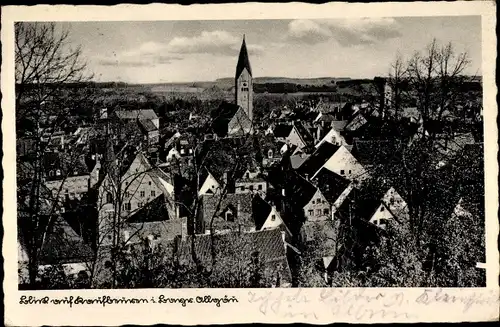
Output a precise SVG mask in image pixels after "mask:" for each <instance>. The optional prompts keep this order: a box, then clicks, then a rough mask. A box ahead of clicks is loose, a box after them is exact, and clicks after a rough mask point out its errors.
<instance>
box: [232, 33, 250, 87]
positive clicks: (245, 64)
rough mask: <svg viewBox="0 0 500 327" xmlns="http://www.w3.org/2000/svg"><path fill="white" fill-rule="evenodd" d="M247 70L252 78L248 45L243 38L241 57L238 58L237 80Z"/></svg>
mask: <svg viewBox="0 0 500 327" xmlns="http://www.w3.org/2000/svg"><path fill="white" fill-rule="evenodd" d="M245 68H246V69H247V70H248V73H250V76H252V68H251V67H250V60H249V59H248V51H247V44H246V43H245V37H244V36H243V43H242V44H241V49H240V56H239V58H238V64H237V65H236V78H238V77H239V76H240V74H241V73H242V72H243V69H245Z"/></svg>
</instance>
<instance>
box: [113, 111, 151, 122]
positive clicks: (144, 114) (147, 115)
mask: <svg viewBox="0 0 500 327" xmlns="http://www.w3.org/2000/svg"><path fill="white" fill-rule="evenodd" d="M115 114H116V116H117V117H118V118H120V119H149V120H156V119H158V116H157V115H156V113H155V112H154V110H153V109H141V110H117V111H115Z"/></svg>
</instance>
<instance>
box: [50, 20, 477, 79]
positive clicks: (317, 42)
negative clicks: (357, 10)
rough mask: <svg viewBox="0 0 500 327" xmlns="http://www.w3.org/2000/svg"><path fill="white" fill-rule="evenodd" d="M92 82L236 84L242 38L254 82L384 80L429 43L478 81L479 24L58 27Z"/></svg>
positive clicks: (325, 22) (234, 22)
mask: <svg viewBox="0 0 500 327" xmlns="http://www.w3.org/2000/svg"><path fill="white" fill-rule="evenodd" d="M58 24H59V25H61V26H62V27H64V28H69V30H70V40H69V41H70V42H71V46H78V45H80V46H81V48H82V51H83V56H84V58H85V60H86V61H87V63H88V68H89V70H91V71H92V72H93V73H94V76H95V79H96V80H97V81H122V82H127V83H170V82H194V81H214V80H216V79H218V78H224V77H232V76H234V73H235V69H236V62H237V59H238V53H239V49H240V46H241V41H242V38H243V35H245V39H246V43H247V47H248V50H249V57H250V62H251V66H252V72H253V76H254V77H268V76H274V77H292V78H297V77H298V78H314V77H351V78H373V77H374V76H379V75H387V74H388V72H389V68H390V64H391V62H392V61H393V60H394V58H395V57H396V55H397V54H398V53H399V54H400V55H401V56H403V57H404V58H405V57H406V58H407V57H409V56H411V55H412V54H413V53H414V52H415V51H421V50H424V49H425V47H426V45H427V44H429V43H430V42H431V41H432V39H433V38H436V40H437V41H438V42H439V43H441V44H445V43H448V42H452V43H453V45H454V47H455V49H456V50H457V51H460V52H461V51H467V52H468V54H469V57H470V59H471V65H470V67H469V69H468V71H467V73H470V74H481V18H480V16H453V17H451V16H450V17H436V16H434V17H394V18H391V17H388V18H359V19H321V20H306V19H297V20H230V21H229V20H228V21H208V20H206V21H129V22H64V23H58Z"/></svg>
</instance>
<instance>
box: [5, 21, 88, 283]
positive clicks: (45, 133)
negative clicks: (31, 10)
mask: <svg viewBox="0 0 500 327" xmlns="http://www.w3.org/2000/svg"><path fill="white" fill-rule="evenodd" d="M89 78H90V76H89V75H86V64H85V62H83V61H82V59H81V50H80V49H79V48H76V49H72V48H71V47H70V45H69V31H68V30H61V29H59V28H57V26H56V25H55V24H54V23H51V24H47V23H16V25H15V80H16V117H17V119H16V120H17V133H18V137H19V135H21V134H25V135H29V136H30V137H31V138H32V139H33V145H32V147H33V150H34V151H33V153H31V154H30V156H29V158H28V159H26V158H22V159H21V157H20V156H19V155H18V157H17V158H18V163H20V162H21V161H26V160H28V161H29V164H30V167H31V169H30V170H31V171H30V174H29V176H25V177H27V179H28V180H27V181H26V180H25V182H26V183H25V184H26V185H27V187H25V188H22V189H19V190H18V197H19V196H21V197H22V198H26V199H28V201H27V203H25V208H26V210H24V211H25V212H24V214H23V215H22V216H23V218H22V222H20V223H21V224H24V225H25V226H26V227H27V229H29V230H30V231H31V232H30V233H29V235H28V236H27V237H28V238H29V239H28V240H26V243H27V244H29V249H28V253H29V279H30V283H31V284H32V285H34V283H35V279H36V275H37V271H38V261H39V254H40V250H41V248H42V246H43V242H44V235H45V234H46V232H47V228H48V226H50V225H51V223H52V220H53V219H54V212H55V211H56V210H57V207H58V206H60V203H59V201H52V202H51V204H50V205H51V206H52V208H51V209H50V210H49V212H51V214H50V215H49V219H48V221H46V220H45V219H41V217H40V214H39V213H40V199H41V198H42V197H43V196H42V192H43V191H42V190H41V189H42V187H43V184H44V181H43V179H44V174H45V172H46V167H45V166H44V154H45V151H46V150H47V149H48V148H49V146H48V143H49V142H47V140H49V141H50V140H51V138H52V136H53V134H54V132H55V131H56V130H57V128H58V127H60V126H61V125H63V124H64V122H65V120H66V118H67V117H68V113H69V110H70V109H69V108H68V107H66V106H65V104H66V103H67V102H66V101H67V100H68V98H69V97H70V96H71V95H70V92H69V91H68V86H69V85H71V84H74V83H81V82H85V81H88V80H89ZM69 157H71V158H75V157H76V156H75V155H69ZM68 164H69V165H71V162H70V163H68ZM66 173H67V172H66ZM64 180H65V179H64V178H63V179H62V182H61V186H60V188H59V190H58V192H55V193H56V194H54V198H55V199H58V198H59V193H60V191H61V189H62V188H63V184H64ZM19 193H21V194H19ZM40 233H41V234H40Z"/></svg>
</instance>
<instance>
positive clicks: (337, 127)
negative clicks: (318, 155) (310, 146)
mask: <svg viewBox="0 0 500 327" xmlns="http://www.w3.org/2000/svg"><path fill="white" fill-rule="evenodd" d="M346 124H347V121H345V120H340V121H339V120H334V121H331V124H330V126H331V127H330V130H329V131H328V132H327V133H326V134H325V135H324V136H323V138H322V139H321V140H320V141H319V142H318V143H317V144H316V145H315V147H316V148H318V147H319V146H321V144H323V142H329V143H332V144H335V145H347V141H346V140H345V138H344V136H343V135H342V133H343V131H344V128H345V126H346Z"/></svg>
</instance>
